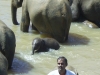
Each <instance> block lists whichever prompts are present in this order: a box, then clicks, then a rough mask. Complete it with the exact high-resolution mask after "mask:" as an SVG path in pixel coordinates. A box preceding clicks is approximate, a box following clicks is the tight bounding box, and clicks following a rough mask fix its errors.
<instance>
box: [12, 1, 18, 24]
mask: <svg viewBox="0 0 100 75" xmlns="http://www.w3.org/2000/svg"><path fill="white" fill-rule="evenodd" d="M16 12H17V7H16V6H15V5H14V2H13V0H12V3H11V15H12V22H13V24H15V25H18V24H19V23H18V22H17V18H16Z"/></svg>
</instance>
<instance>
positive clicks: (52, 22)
mask: <svg viewBox="0 0 100 75" xmlns="http://www.w3.org/2000/svg"><path fill="white" fill-rule="evenodd" d="M71 18H72V13H71V9H70V5H69V2H68V0H24V1H23V4H22V18H21V25H20V26H21V31H23V32H28V29H29V25H30V21H31V22H32V24H33V25H34V27H35V28H36V29H37V30H38V31H39V32H43V33H47V34H49V35H51V36H52V37H53V38H54V39H56V40H57V41H59V42H64V41H65V40H67V39H68V34H69V29H70V25H71Z"/></svg>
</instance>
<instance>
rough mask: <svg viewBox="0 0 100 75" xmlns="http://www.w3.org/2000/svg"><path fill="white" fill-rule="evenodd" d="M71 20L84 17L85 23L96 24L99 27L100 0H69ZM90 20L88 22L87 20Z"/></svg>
mask: <svg viewBox="0 0 100 75" xmlns="http://www.w3.org/2000/svg"><path fill="white" fill-rule="evenodd" d="M71 1H72V5H71V10H72V19H73V21H76V20H79V19H86V20H88V21H87V24H89V23H90V24H91V25H93V24H92V22H93V23H94V24H97V25H98V27H100V24H99V22H100V0H71ZM89 21H90V22H89Z"/></svg>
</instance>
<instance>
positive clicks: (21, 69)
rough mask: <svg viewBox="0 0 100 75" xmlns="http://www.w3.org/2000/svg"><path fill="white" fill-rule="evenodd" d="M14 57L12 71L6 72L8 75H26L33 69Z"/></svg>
mask: <svg viewBox="0 0 100 75" xmlns="http://www.w3.org/2000/svg"><path fill="white" fill-rule="evenodd" d="M16 55H17V54H16ZM16 55H15V57H14V60H13V64H12V69H11V70H9V71H8V74H27V73H28V72H29V71H30V70H31V69H33V68H34V67H33V66H32V65H31V64H30V63H28V62H27V61H25V60H24V59H23V58H21V57H19V56H16ZM18 55H19V54H18Z"/></svg>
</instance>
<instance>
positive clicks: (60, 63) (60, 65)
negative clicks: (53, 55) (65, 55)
mask: <svg viewBox="0 0 100 75" xmlns="http://www.w3.org/2000/svg"><path fill="white" fill-rule="evenodd" d="M57 64H58V71H59V73H60V74H63V73H64V72H65V67H66V63H65V61H64V59H59V60H58V61H57Z"/></svg>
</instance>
